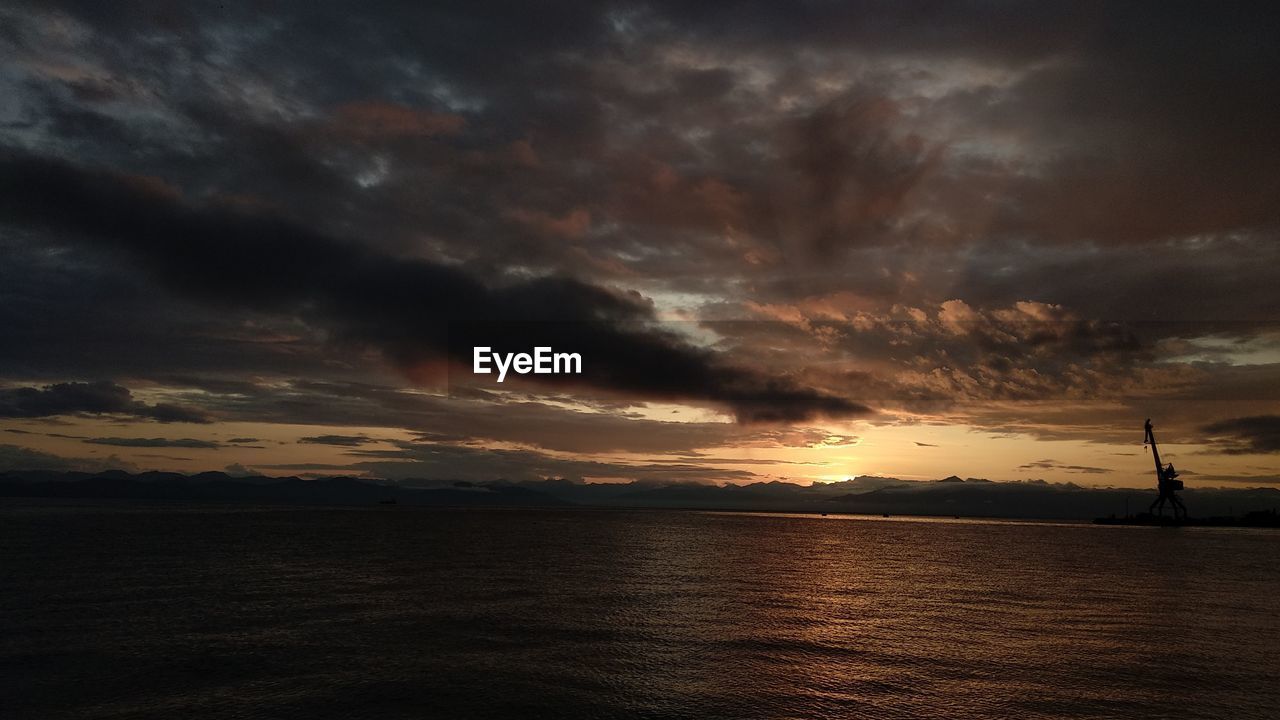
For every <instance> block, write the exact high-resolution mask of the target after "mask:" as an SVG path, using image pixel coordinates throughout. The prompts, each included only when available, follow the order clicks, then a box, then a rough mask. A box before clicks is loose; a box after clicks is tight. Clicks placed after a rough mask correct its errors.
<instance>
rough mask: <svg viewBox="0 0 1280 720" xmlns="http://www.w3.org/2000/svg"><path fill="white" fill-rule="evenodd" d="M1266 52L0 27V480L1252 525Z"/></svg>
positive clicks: (229, 23) (661, 25) (746, 9)
mask: <svg viewBox="0 0 1280 720" xmlns="http://www.w3.org/2000/svg"><path fill="white" fill-rule="evenodd" d="M1276 30H1277V28H1276V27H1275V23H1274V21H1273V20H1270V19H1269V13H1268V12H1267V7H1266V5H1265V4H1258V5H1254V4H1250V3H1229V4H1218V3H1170V4H1149V5H1145V6H1142V7H1140V6H1139V5H1138V4H1120V3H1106V4H1104V3H1094V2H1082V3H1043V2H1026V3H1018V2H946V3H943V2H912V1H899V2H846V3H823V2H806V3H796V4H791V3H753V2H741V3H720V2H696V3H688V2H679V3H662V2H651V3H607V2H606V3H575V2H564V3H562V2H545V3H544V2H539V3H483V2H479V3H478V2H465V3H462V2H459V3H453V2H432V3H381V2H368V3H361V4H360V6H359V10H358V11H357V10H355V9H353V7H352V6H350V5H349V4H334V3H324V2H307V3H271V4H265V5H264V4H243V5H242V6H238V5H237V4H231V3H227V4H174V3H160V2H137V1H129V2H120V3H107V4H104V3H64V2H57V1H54V2H41V3H38V4H31V5H26V4H21V3H13V2H9V1H8V0H0V56H2V57H3V59H4V61H3V63H0V98H4V100H3V102H0V253H2V257H3V259H4V260H3V262H2V263H0V469H5V468H7V469H81V470H98V469H104V468H118V469H125V470H131V471H138V470H148V469H162V470H174V471H180V472H198V471H204V470H224V471H227V472H231V473H233V474H252V473H262V474H268V475H300V476H307V477H310V476H321V475H335V474H349V475H357V476H366V477H379V478H390V479H406V478H414V479H425V480H442V481H446V480H447V481H453V480H495V479H507V480H528V479H536V478H543V477H565V478H573V479H584V480H590V481H610V482H613V481H629V480H643V481H654V482H669V481H696V482H711V483H750V482H761V481H773V480H787V481H791V482H801V483H809V482H823V481H833V480H841V479H844V478H848V477H853V476H860V475H883V476H893V477H900V478H904V479H933V478H940V477H945V476H948V475H952V474H955V475H960V476H963V477H984V478H990V479H995V480H1025V479H1046V480H1049V481H1052V482H1074V483H1077V484H1081V485H1111V486H1134V487H1139V486H1148V485H1151V484H1152V483H1153V468H1152V465H1151V456H1150V454H1149V452H1147V451H1145V450H1144V448H1143V445H1142V438H1143V433H1142V424H1143V421H1144V420H1145V419H1146V418H1148V417H1150V418H1152V421H1153V423H1154V424H1155V427H1156V435H1157V438H1158V439H1159V440H1160V441H1161V454H1162V457H1163V458H1164V459H1165V460H1166V461H1169V460H1172V461H1174V462H1176V463H1177V466H1178V469H1179V471H1180V472H1181V473H1182V476H1183V480H1184V481H1185V482H1186V483H1187V485H1188V486H1191V487H1195V486H1224V487H1247V486H1267V485H1280V461H1278V458H1280V455H1278V454H1280V323H1278V322H1277V319H1278V318H1280V292H1278V291H1277V289H1276V288H1277V286H1278V285H1280V245H1278V244H1277V242H1276V240H1277V233H1278V232H1280V203H1278V202H1277V201H1276V199H1277V198H1280V142H1277V138H1276V129H1277V128H1278V127H1280V83H1277V82H1275V78H1276V76H1277V71H1280V44H1278V43H1276V42H1275V41H1274V39H1275V37H1276ZM477 345H485V346H491V347H494V348H496V349H501V350H503V351H507V352H518V351H529V350H531V349H532V348H533V347H535V346H549V347H553V348H554V349H555V350H557V351H564V352H577V353H580V354H581V356H582V358H583V372H582V374H580V375H555V376H525V377H514V378H508V379H507V380H506V381H505V382H503V383H501V384H498V383H496V382H495V381H494V379H493V377H492V376H488V377H485V376H476V375H474V374H473V373H471V371H470V370H471V368H470V362H471V353H472V348H473V347H474V346H477Z"/></svg>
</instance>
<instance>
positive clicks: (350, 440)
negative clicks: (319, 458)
mask: <svg viewBox="0 0 1280 720" xmlns="http://www.w3.org/2000/svg"><path fill="white" fill-rule="evenodd" d="M298 442H300V443H302V444H304V445H333V446H335V447H359V446H361V445H368V444H369V443H374V442H378V441H377V440H375V439H373V438H370V437H366V436H364V435H313V436H310V437H304V438H298Z"/></svg>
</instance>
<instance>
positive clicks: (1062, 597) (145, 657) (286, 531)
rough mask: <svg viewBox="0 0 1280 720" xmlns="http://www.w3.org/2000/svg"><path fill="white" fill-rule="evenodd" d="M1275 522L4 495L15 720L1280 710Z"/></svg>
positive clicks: (3, 625)
mask: <svg viewBox="0 0 1280 720" xmlns="http://www.w3.org/2000/svg"><path fill="white" fill-rule="evenodd" d="M1278 551H1280V534H1278V533H1276V532H1274V531H1267V530H1240V529H1210V528H1199V529H1159V528H1105V527H1092V526H1087V525H1078V526H1072V525H1046V524H1035V523H1022V524H1017V523H1005V522H990V523H986V522H978V521H926V520H911V519H891V520H883V519H866V518H861V519H859V518H842V517H835V516H832V517H826V518H824V517H813V516H781V515H746V514H715V513H694V512H654V511H637V512H628V511H590V510H569V511H541V510H427V509H412V508H369V509H317V508H227V507H190V506H177V507H175V506H145V505H127V504H122V505H106V504H79V505H75V504H71V505H67V504H63V505H56V504H39V503H30V502H18V501H0V717H3V718H59V717H76V718H197V717H217V718H347V717H351V718H422V717H443V718H468V717H523V718H536V717H553V718H560V717H563V718H609V717H646V718H914V717H945V718H963V717H989V718H1080V717H1168V718H1174V717H1176V718H1277V717H1280V552H1278Z"/></svg>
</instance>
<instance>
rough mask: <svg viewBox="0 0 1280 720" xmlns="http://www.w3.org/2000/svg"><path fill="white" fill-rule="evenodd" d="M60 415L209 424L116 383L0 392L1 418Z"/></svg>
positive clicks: (194, 413)
mask: <svg viewBox="0 0 1280 720" xmlns="http://www.w3.org/2000/svg"><path fill="white" fill-rule="evenodd" d="M56 415H129V416H133V417H137V418H142V419H146V420H155V421H156V422H162V423H170V422H181V423H209V422H212V420H211V419H210V418H209V417H208V416H207V415H205V414H204V413H203V412H201V411H199V410H197V409H194V408H187V407H181V406H178V405H171V404H168V403H158V404H155V405H147V404H146V403H143V402H140V401H138V400H134V399H133V393H131V392H130V391H129V389H128V388H126V387H121V386H120V385H116V384H115V383H112V382H107V381H98V382H89V383H83V382H69V383H54V384H53V385H46V386H45V387H43V388H34V387H16V388H0V417H4V418H42V417H52V416H56Z"/></svg>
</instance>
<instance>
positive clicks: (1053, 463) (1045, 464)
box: [1018, 459, 1111, 475]
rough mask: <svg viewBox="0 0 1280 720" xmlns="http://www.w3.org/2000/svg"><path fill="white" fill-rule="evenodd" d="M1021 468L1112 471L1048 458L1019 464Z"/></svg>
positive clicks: (1096, 473) (1086, 471) (1097, 472)
mask: <svg viewBox="0 0 1280 720" xmlns="http://www.w3.org/2000/svg"><path fill="white" fill-rule="evenodd" d="M1018 469H1019V470H1062V471H1064V472H1069V473H1084V474H1086V475H1101V474H1103V473H1109V472H1111V469H1110V468H1104V467H1093V466H1090V465H1064V464H1062V463H1060V462H1058V461H1057V460H1053V459H1046V460H1036V461H1034V462H1029V463H1026V464H1024V465H1019V466H1018Z"/></svg>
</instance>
